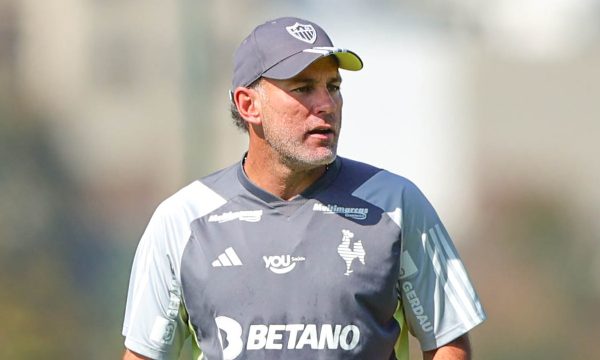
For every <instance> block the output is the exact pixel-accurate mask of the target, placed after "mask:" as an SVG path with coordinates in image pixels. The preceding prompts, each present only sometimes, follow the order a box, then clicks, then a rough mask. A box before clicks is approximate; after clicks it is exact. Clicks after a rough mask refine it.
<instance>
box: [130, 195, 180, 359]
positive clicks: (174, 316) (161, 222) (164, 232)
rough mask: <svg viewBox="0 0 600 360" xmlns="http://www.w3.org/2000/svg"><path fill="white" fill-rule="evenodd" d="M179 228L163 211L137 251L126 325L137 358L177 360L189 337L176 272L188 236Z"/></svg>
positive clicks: (153, 221) (162, 209)
mask: <svg viewBox="0 0 600 360" xmlns="http://www.w3.org/2000/svg"><path fill="white" fill-rule="evenodd" d="M178 228H179V227H178V226H176V224H175V225H174V224H173V220H172V216H171V215H170V213H169V212H168V211H165V209H164V208H161V207H159V208H158V209H157V211H156V212H155V214H154V215H153V216H152V219H151V220H150V223H149V224H148V227H147V228H146V231H145V232H144V234H143V236H142V238H141V240H140V243H139V245H138V248H137V250H136V254H135V258H134V261H133V266H132V270H131V278H130V282H129V291H128V295H127V306H126V310H125V320H124V323H123V335H124V336H125V347H126V348H127V349H129V350H131V351H132V352H134V353H135V354H139V355H144V356H147V357H150V358H160V359H163V358H167V359H170V358H176V357H177V356H178V353H179V351H180V349H181V347H182V345H183V342H184V340H185V338H186V337H187V336H188V334H189V331H188V328H187V326H186V322H185V310H184V309H183V306H182V301H181V285H180V280H179V277H178V275H177V270H176V268H178V266H176V265H177V264H176V262H177V261H179V254H178V249H177V246H175V245H174V244H177V241H176V238H178V237H181V236H184V234H181V233H180V229H178ZM126 355H128V353H127V352H126ZM134 359H135V357H134Z"/></svg>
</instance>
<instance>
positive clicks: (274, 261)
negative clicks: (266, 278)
mask: <svg viewBox="0 0 600 360" xmlns="http://www.w3.org/2000/svg"><path fill="white" fill-rule="evenodd" d="M305 260H306V258H305V257H303V256H291V255H275V256H263V261H264V262H265V267H266V268H267V269H269V270H271V271H272V272H274V273H275V274H286V273H289V272H290V271H292V270H294V268H295V267H296V264H297V263H299V262H302V261H305Z"/></svg>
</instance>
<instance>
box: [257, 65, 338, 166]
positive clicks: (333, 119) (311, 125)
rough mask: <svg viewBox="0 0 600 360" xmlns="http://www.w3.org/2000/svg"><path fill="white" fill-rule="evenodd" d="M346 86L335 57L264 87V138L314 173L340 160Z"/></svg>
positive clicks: (284, 157) (292, 161) (283, 156)
mask: <svg viewBox="0 0 600 360" xmlns="http://www.w3.org/2000/svg"><path fill="white" fill-rule="evenodd" d="M341 82H342V79H341V77H340V74H339V72H338V65H337V62H336V61H335V59H333V58H331V57H327V58H323V59H320V60H318V61H316V62H314V63H313V64H311V65H310V66H309V67H307V68H306V69H304V71H302V72H301V73H300V74H298V75H297V76H295V77H293V78H291V79H287V80H273V79H263V81H262V82H261V85H260V90H259V94H260V98H261V102H262V108H261V121H262V130H263V133H264V139H265V141H266V142H267V143H268V144H269V145H270V146H271V148H272V149H273V150H274V151H275V152H276V153H277V154H278V155H279V158H280V159H281V160H282V161H283V162H284V163H285V164H286V165H288V166H290V167H292V168H294V169H311V168H314V167H317V166H321V165H326V164H329V163H331V162H332V161H333V160H334V159H335V156H336V151H337V141H338V137H339V134H340V128H341V122H342V102H343V101H342V95H341V93H340V84H341Z"/></svg>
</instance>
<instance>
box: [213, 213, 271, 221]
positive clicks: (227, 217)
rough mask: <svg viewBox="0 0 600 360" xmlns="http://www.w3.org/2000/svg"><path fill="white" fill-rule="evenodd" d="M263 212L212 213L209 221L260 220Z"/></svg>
mask: <svg viewBox="0 0 600 360" xmlns="http://www.w3.org/2000/svg"><path fill="white" fill-rule="evenodd" d="M262 214H263V211H262V210H245V211H229V212H226V213H223V214H220V215H211V216H210V217H209V218H208V222H218V223H224V222H228V221H232V220H240V221H247V222H259V221H260V219H261V218H262Z"/></svg>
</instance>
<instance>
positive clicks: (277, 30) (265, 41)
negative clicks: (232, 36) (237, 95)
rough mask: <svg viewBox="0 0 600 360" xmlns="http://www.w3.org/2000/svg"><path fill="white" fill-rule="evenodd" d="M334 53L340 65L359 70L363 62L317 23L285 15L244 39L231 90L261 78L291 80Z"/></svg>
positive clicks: (237, 52) (239, 49)
mask: <svg viewBox="0 0 600 360" xmlns="http://www.w3.org/2000/svg"><path fill="white" fill-rule="evenodd" d="M330 55H334V56H335V57H336V58H337V60H338V64H339V67H340V68H341V69H345V70H353V71H357V70H360V69H362V67H363V63H362V60H361V59H360V57H358V55H357V54H356V53H354V52H352V51H350V50H347V49H342V48H338V47H335V46H333V43H332V42H331V40H330V39H329V36H327V33H325V31H324V30H323V29H322V28H321V27H320V26H319V25H317V24H315V23H313V22H311V21H308V20H303V19H298V18H294V17H283V18H279V19H275V20H271V21H267V22H266V23H264V24H262V25H259V26H257V27H256V28H255V29H254V30H253V31H252V32H251V33H250V35H248V37H246V38H245V39H244V41H242V43H241V44H240V46H239V47H238V48H237V50H236V52H235V56H234V69H233V81H232V88H231V89H232V90H235V88H237V87H238V86H248V85H250V84H252V83H253V82H254V81H256V80H258V79H259V78H260V77H266V78H270V79H278V80H284V79H290V78H292V77H294V76H296V75H297V74H299V73H300V72H302V70H304V69H305V68H306V67H308V66H309V65H310V64H312V63H313V62H314V61H315V60H317V59H320V58H322V57H325V56H330Z"/></svg>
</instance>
